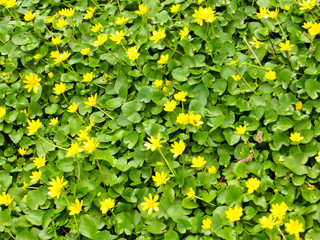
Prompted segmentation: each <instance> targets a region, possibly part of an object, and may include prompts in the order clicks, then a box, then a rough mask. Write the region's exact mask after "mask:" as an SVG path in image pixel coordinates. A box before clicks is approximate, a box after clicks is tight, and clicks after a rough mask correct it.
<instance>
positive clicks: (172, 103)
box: [163, 100, 177, 112]
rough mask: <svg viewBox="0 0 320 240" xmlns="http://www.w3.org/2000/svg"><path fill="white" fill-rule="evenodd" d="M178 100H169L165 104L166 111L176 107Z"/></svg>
mask: <svg viewBox="0 0 320 240" xmlns="http://www.w3.org/2000/svg"><path fill="white" fill-rule="evenodd" d="M176 105H177V102H176V101H175V100H171V101H167V102H166V103H165V104H164V109H163V110H164V111H166V112H172V111H173V110H174V109H175V108H176Z"/></svg>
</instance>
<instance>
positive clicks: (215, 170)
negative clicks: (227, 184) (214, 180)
mask: <svg viewBox="0 0 320 240" xmlns="http://www.w3.org/2000/svg"><path fill="white" fill-rule="evenodd" d="M208 172H209V173H210V174H215V173H217V168H216V167H215V166H211V167H209V168H208Z"/></svg>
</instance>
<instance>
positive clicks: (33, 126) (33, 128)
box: [27, 119, 42, 136]
mask: <svg viewBox="0 0 320 240" xmlns="http://www.w3.org/2000/svg"><path fill="white" fill-rule="evenodd" d="M27 122H28V125H29V126H28V127H27V129H29V132H28V136H30V135H33V134H35V133H36V132H37V131H38V129H39V128H40V127H41V126H42V123H41V121H40V119H37V121H34V120H31V121H30V120H27Z"/></svg>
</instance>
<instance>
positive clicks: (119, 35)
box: [110, 30, 125, 44]
mask: <svg viewBox="0 0 320 240" xmlns="http://www.w3.org/2000/svg"><path fill="white" fill-rule="evenodd" d="M124 35H125V33H124V31H122V30H120V32H119V31H116V33H115V34H111V35H110V36H111V37H110V39H111V40H112V41H114V42H117V44H119V43H120V42H121V40H122V39H124Z"/></svg>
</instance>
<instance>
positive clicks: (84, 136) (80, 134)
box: [77, 130, 88, 142]
mask: <svg viewBox="0 0 320 240" xmlns="http://www.w3.org/2000/svg"><path fill="white" fill-rule="evenodd" d="M77 135H78V137H77V141H80V142H81V141H83V140H88V131H87V130H80V131H79V132H78V133H77Z"/></svg>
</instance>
